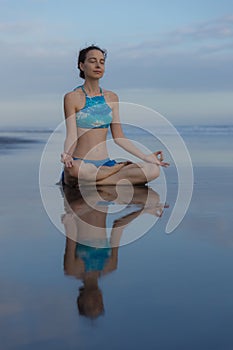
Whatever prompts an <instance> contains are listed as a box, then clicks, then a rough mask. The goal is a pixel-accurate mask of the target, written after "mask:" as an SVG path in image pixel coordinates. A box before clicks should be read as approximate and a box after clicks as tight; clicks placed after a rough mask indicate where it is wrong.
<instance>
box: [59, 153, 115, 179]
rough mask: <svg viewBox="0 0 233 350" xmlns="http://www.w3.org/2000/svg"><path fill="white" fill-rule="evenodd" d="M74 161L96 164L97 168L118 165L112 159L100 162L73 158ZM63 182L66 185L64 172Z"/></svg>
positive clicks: (62, 175)
mask: <svg viewBox="0 0 233 350" xmlns="http://www.w3.org/2000/svg"><path fill="white" fill-rule="evenodd" d="M73 160H82V161H83V162H84V163H91V164H94V165H95V166H96V167H97V168H98V167H100V166H103V165H104V166H114V165H115V164H117V162H116V161H115V160H114V159H113V160H112V159H110V158H105V159H100V160H95V159H83V158H77V157H73ZM61 182H62V184H63V185H64V184H65V183H64V171H62V174H61Z"/></svg>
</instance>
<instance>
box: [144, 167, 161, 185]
mask: <svg viewBox="0 0 233 350" xmlns="http://www.w3.org/2000/svg"><path fill="white" fill-rule="evenodd" d="M144 171H145V175H146V178H147V181H152V180H154V179H156V178H157V177H159V175H160V167H159V165H157V164H153V163H146V165H145V169H144Z"/></svg>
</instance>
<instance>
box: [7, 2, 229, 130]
mask: <svg viewBox="0 0 233 350" xmlns="http://www.w3.org/2000/svg"><path fill="white" fill-rule="evenodd" d="M0 8H1V11H0V50H1V55H0V76H1V84H0V111H1V119H0V126H5V125H15V126H21V125H27V126H31V125H33V126H36V125H38V126H45V127H47V126H51V127H55V126H56V125H57V124H59V123H60V122H61V121H62V120H63V118H64V116H63V96H64V94H65V93H66V92H68V91H71V90H72V89H73V88H74V87H75V86H77V85H80V84H82V82H83V80H82V79H80V78H79V75H78V71H77V69H76V62H77V54H78V51H79V50H80V49H82V48H84V47H85V46H87V45H90V44H96V45H98V46H100V47H102V48H105V49H107V52H108V57H107V61H106V73H105V76H104V78H103V79H102V80H101V86H103V87H104V88H106V89H109V90H113V91H115V92H116V93H117V94H118V95H119V98H120V101H122V102H130V103H136V104H139V105H142V106H145V107H149V108H152V109H154V110H156V111H158V112H159V113H161V114H162V115H163V116H165V117H166V118H167V119H168V120H169V121H170V122H171V123H173V124H174V125H176V124H193V125H198V124H232V123H233V118H232V116H233V115H232V114H233V108H232V107H233V102H232V100H233V98H232V97H233V69H232V62H233V2H232V0H221V1H217V0H196V1H189V0H186V1H185V0H173V1H171V0H169V1H168V0H163V1H157V0H144V1H140V2H136V1H123V0H118V1H116V0H115V1H112V0H106V1H105V0H101V1H98V0H95V1H92V0H90V1H84V0H83V1H79V0H76V1H74V0H66V1H61V0H21V1H18V0H0Z"/></svg>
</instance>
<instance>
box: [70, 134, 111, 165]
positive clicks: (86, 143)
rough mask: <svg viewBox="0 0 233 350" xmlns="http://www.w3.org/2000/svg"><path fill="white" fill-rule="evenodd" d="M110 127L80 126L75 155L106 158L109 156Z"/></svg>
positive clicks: (96, 158) (97, 158)
mask: <svg viewBox="0 0 233 350" xmlns="http://www.w3.org/2000/svg"><path fill="white" fill-rule="evenodd" d="M107 133H108V129H107V128H106V129H81V128H78V141H77V145H76V148H75V150H74V153H73V156H74V157H77V158H83V159H84V158H85V159H94V160H99V159H105V158H107V157H108V151H107V146H106V137H107Z"/></svg>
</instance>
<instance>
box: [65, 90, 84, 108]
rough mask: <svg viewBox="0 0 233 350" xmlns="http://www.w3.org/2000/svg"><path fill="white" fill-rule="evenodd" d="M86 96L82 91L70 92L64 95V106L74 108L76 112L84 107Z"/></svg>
mask: <svg viewBox="0 0 233 350" xmlns="http://www.w3.org/2000/svg"><path fill="white" fill-rule="evenodd" d="M83 101H84V96H83V92H82V90H81V89H75V90H73V91H69V92H67V93H66V94H65V95H64V105H65V106H72V107H74V108H75V109H76V110H79V109H80V106H82V105H83Z"/></svg>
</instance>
